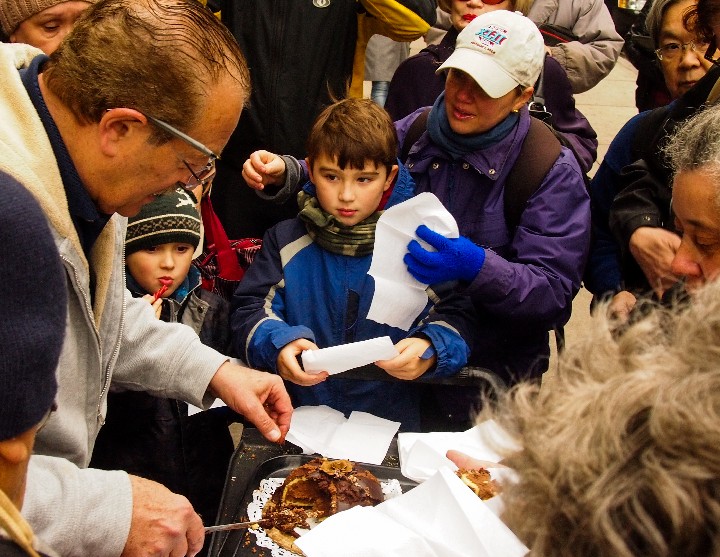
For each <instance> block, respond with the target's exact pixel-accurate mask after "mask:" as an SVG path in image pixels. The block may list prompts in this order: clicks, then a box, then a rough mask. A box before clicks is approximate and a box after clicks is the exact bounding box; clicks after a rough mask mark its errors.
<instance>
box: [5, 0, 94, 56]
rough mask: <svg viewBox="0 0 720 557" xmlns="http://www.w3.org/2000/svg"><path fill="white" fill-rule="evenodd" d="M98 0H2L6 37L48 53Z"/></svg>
mask: <svg viewBox="0 0 720 557" xmlns="http://www.w3.org/2000/svg"><path fill="white" fill-rule="evenodd" d="M95 2H96V0H87V1H83V0H69V1H65V0H0V29H2V35H3V37H2V38H3V40H5V39H7V40H8V41H9V42H11V43H25V44H29V45H32V46H35V47H37V48H39V49H40V50H42V51H43V52H44V53H45V54H47V55H48V56H49V55H50V54H52V53H53V52H54V51H55V49H57V47H58V46H59V45H60V42H61V41H62V40H63V39H64V38H65V35H67V34H68V33H69V32H70V30H71V29H72V28H73V26H74V25H75V21H76V20H77V19H78V18H79V17H80V16H81V15H82V13H83V12H84V11H85V10H86V9H87V8H88V7H89V6H90V5H91V4H94V3H95Z"/></svg>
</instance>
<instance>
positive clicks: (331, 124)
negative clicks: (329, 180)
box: [307, 98, 398, 172]
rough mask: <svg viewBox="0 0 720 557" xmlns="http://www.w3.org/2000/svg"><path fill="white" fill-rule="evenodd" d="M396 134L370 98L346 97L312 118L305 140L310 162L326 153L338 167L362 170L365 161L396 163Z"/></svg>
mask: <svg viewBox="0 0 720 557" xmlns="http://www.w3.org/2000/svg"><path fill="white" fill-rule="evenodd" d="M397 148H398V147H397V134H396V133H395V126H394V124H393V121H392V119H391V118H390V115H389V114H388V113H387V112H386V111H385V109H383V108H382V107H381V106H379V105H378V104H377V103H375V102H374V101H372V100H370V99H357V98H350V99H344V100H341V101H338V102H336V103H333V104H331V105H330V106H328V107H327V108H326V109H325V110H323V111H322V112H321V113H320V115H319V116H318V117H317V119H316V120H315V123H314V124H313V127H312V129H311V130H310V135H309V136H308V140H307V158H308V161H309V162H310V164H312V162H313V161H315V160H316V159H317V158H318V157H320V156H322V155H326V156H327V157H330V158H332V159H334V160H336V161H337V164H338V166H340V167H341V168H346V167H347V166H350V167H351V168H357V169H362V168H363V167H364V166H365V163H367V162H373V163H375V165H376V166H378V167H379V166H381V165H383V166H385V167H386V169H387V171H388V172H390V170H391V169H392V167H393V165H395V164H397Z"/></svg>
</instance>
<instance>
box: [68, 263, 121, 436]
mask: <svg viewBox="0 0 720 557" xmlns="http://www.w3.org/2000/svg"><path fill="white" fill-rule="evenodd" d="M60 257H61V258H62V260H63V261H64V262H65V263H66V264H67V265H66V268H67V267H69V268H70V269H72V272H73V275H74V276H75V287H76V288H77V289H78V290H79V291H80V294H81V296H82V299H83V302H85V314H86V316H87V318H88V321H89V322H90V323H91V324H92V329H93V332H94V333H95V340H97V347H98V351H97V357H98V361H99V362H102V348H101V346H102V341H101V339H100V331H99V330H98V328H97V325H96V324H95V320H94V319H93V318H92V315H93V309H92V305H91V304H90V300H89V296H88V293H87V292H86V291H85V289H84V288H83V287H82V286H81V282H80V277H79V275H78V272H77V269H76V267H75V265H74V264H73V263H72V262H71V261H70V260H69V259H68V258H67V257H66V256H65V255H62V254H61V255H60ZM108 374H109V370H108V369H106V370H105V380H104V382H103V388H102V390H101V393H100V400H102V394H103V393H104V392H105V390H106V384H107V382H108ZM97 408H98V411H97V420H98V422H100V421H102V420H101V417H100V402H98V406H97Z"/></svg>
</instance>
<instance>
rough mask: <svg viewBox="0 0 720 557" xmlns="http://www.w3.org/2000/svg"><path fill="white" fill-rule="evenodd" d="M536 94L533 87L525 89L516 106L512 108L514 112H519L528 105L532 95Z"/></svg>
mask: <svg viewBox="0 0 720 557" xmlns="http://www.w3.org/2000/svg"><path fill="white" fill-rule="evenodd" d="M534 92H535V89H534V88H533V87H526V88H525V89H523V91H522V93H520V95H519V96H518V98H517V100H516V101H515V104H514V105H513V107H512V109H513V112H517V111H518V110H520V109H521V108H522V107H523V106H525V105H526V104H527V103H528V101H529V100H530V99H531V98H532V94H533V93H534Z"/></svg>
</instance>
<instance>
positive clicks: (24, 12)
mask: <svg viewBox="0 0 720 557" xmlns="http://www.w3.org/2000/svg"><path fill="white" fill-rule="evenodd" d="M67 1H68V0H0V26H1V27H2V32H3V34H4V35H5V36H6V37H9V36H10V34H11V33H12V32H13V31H15V29H17V27H18V25H20V24H21V23H22V22H23V21H25V20H26V19H28V18H29V17H32V16H34V15H35V14H37V13H39V12H41V11H43V10H46V9H47V8H51V7H53V6H55V5H57V4H62V3H63V2H67ZM86 1H87V2H88V3H89V4H93V3H95V1H96V0H86Z"/></svg>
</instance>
